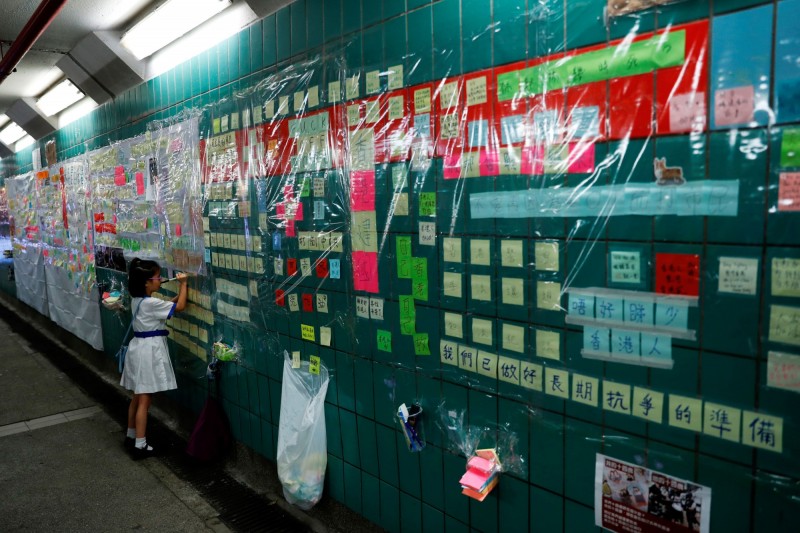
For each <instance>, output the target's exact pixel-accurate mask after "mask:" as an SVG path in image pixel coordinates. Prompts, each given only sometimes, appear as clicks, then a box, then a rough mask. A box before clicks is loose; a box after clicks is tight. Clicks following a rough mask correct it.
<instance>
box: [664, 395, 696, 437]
mask: <svg viewBox="0 0 800 533" xmlns="http://www.w3.org/2000/svg"><path fill="white" fill-rule="evenodd" d="M668 420H669V425H670V426H672V427H677V428H682V429H689V430H691V431H697V432H700V431H702V429H703V401H702V400H698V399H695V398H690V397H688V396H680V395H677V394H670V395H669V417H668Z"/></svg>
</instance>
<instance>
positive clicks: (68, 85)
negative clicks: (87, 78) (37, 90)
mask: <svg viewBox="0 0 800 533" xmlns="http://www.w3.org/2000/svg"><path fill="white" fill-rule="evenodd" d="M83 96H84V94H83V93H82V92H81V90H80V89H78V88H77V87H75V85H74V84H73V83H72V82H71V81H69V80H64V81H62V82H61V83H59V84H58V85H56V86H55V87H53V88H52V89H50V90H49V91H47V92H46V93H44V95H42V97H41V98H39V100H38V101H37V102H36V105H37V106H39V109H41V110H42V111H43V112H44V114H45V115H47V116H48V117H52V116H53V115H55V114H56V113H59V112H60V111H62V110H64V109H66V108H68V107H69V106H71V105H72V104H74V103H75V102H77V101H78V100H80V99H81V98H83Z"/></svg>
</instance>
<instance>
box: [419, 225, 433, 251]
mask: <svg viewBox="0 0 800 533" xmlns="http://www.w3.org/2000/svg"><path fill="white" fill-rule="evenodd" d="M419 243H420V245H422V246H435V245H436V223H435V222H420V223H419Z"/></svg>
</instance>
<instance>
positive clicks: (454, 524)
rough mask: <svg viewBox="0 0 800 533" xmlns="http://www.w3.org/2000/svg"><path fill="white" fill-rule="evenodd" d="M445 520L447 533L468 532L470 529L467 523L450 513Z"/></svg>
mask: <svg viewBox="0 0 800 533" xmlns="http://www.w3.org/2000/svg"><path fill="white" fill-rule="evenodd" d="M444 520H445V522H444V530H445V533H468V532H469V531H470V529H469V527H467V524H465V523H464V522H462V521H460V520H457V519H455V518H453V517H452V516H450V515H445V517H444Z"/></svg>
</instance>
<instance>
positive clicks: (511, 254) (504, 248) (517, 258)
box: [500, 239, 525, 267]
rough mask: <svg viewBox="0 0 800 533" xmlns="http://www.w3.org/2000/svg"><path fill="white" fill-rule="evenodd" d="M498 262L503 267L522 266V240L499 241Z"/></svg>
mask: <svg viewBox="0 0 800 533" xmlns="http://www.w3.org/2000/svg"><path fill="white" fill-rule="evenodd" d="M500 264H501V265H502V266H504V267H522V266H524V265H525V263H524V260H523V257H522V241H521V240H518V239H507V240H504V241H502V242H501V243H500Z"/></svg>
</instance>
